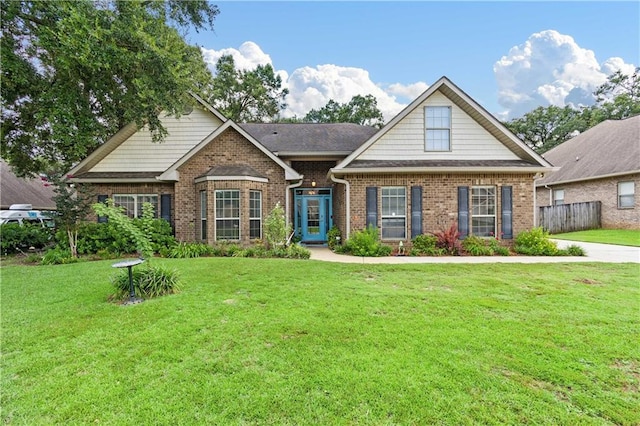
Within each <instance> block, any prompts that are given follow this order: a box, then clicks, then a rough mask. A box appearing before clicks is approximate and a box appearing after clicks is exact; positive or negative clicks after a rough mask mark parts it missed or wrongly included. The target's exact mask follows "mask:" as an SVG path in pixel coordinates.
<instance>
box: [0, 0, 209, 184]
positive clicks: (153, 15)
mask: <svg viewBox="0 0 640 426" xmlns="http://www.w3.org/2000/svg"><path fill="white" fill-rule="evenodd" d="M0 6H1V13H2V39H1V41H0V43H1V45H0V48H1V59H2V88H1V92H0V93H1V100H2V105H3V108H2V136H1V138H2V140H1V141H2V145H1V154H2V157H3V158H4V159H6V160H7V161H8V162H9V163H10V164H11V165H12V166H13V169H14V171H15V173H16V174H18V175H19V176H25V175H29V174H33V173H36V172H39V171H42V170H45V169H47V168H49V167H50V166H52V165H56V166H58V167H59V166H62V167H65V168H67V169H68V168H69V167H70V166H71V165H72V164H73V163H74V162H77V161H78V160H80V159H82V158H84V157H86V155H87V154H88V153H90V152H91V151H92V150H94V149H95V148H96V147H97V146H99V145H100V144H101V143H103V142H104V141H105V140H106V139H107V138H108V137H110V136H112V135H113V134H115V133H116V131H117V130H119V129H120V128H121V127H123V126H124V125H126V124H128V123H131V122H135V123H136V124H137V125H138V126H143V125H148V126H149V129H150V130H151V132H152V134H153V137H154V140H156V141H159V140H162V138H163V137H164V136H165V134H166V132H165V129H164V128H163V127H162V125H161V123H160V121H159V119H158V113H159V112H160V111H166V112H167V113H169V114H172V115H180V113H181V112H182V111H183V110H184V109H185V107H186V106H187V103H188V102H190V99H188V93H189V91H200V90H201V89H202V88H203V87H204V86H205V85H206V84H207V82H208V81H209V79H210V78H211V76H210V74H209V72H208V70H207V68H206V65H205V63H204V60H203V59H202V55H201V52H200V49H199V48H198V47H195V46H190V45H188V44H187V43H186V42H185V41H184V39H183V38H182V37H181V35H180V33H179V32H178V29H180V28H182V29H186V27H187V26H189V25H191V26H193V27H195V28H196V30H198V29H203V28H208V27H212V26H213V20H214V18H215V17H216V15H217V14H218V8H217V6H214V5H211V4H209V3H208V2H206V1H204V0H147V1H142V0H130V1H117V0H102V1H91V0H73V1H61V0H58V1H12V0H0Z"/></svg>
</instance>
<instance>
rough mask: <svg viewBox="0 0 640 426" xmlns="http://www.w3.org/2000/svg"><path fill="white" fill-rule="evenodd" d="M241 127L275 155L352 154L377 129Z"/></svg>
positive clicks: (296, 125) (324, 125) (294, 125)
mask: <svg viewBox="0 0 640 426" xmlns="http://www.w3.org/2000/svg"><path fill="white" fill-rule="evenodd" d="M239 126H240V127H242V128H243V129H244V130H246V131H247V133H249V134H250V135H252V136H253V137H254V138H255V139H257V140H259V141H260V143H261V144H263V145H264V146H265V147H266V148H267V149H268V150H269V151H271V152H273V153H275V154H276V155H278V156H287V157H295V156H304V157H322V156H339V157H341V158H344V157H346V156H347V155H349V154H351V153H352V152H353V151H354V150H355V149H356V148H358V147H359V146H360V145H362V143H363V142H364V141H366V140H367V139H369V138H370V137H371V136H372V135H373V134H375V133H376V132H377V130H378V129H376V128H374V127H369V126H361V125H359V124H352V123H242V124H239Z"/></svg>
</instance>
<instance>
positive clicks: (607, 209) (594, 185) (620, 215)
mask: <svg viewBox="0 0 640 426" xmlns="http://www.w3.org/2000/svg"><path fill="white" fill-rule="evenodd" d="M631 181H633V182H635V205H634V207H633V208H623V209H621V208H618V183H619V182H631ZM555 189H562V190H564V203H565V204H572V203H584V202H589V201H600V202H601V203H602V205H601V222H602V227H603V228H610V229H612V228H615V229H640V201H639V199H640V194H639V192H640V173H635V174H630V175H625V176H616V177H611V178H604V179H593V180H589V181H583V182H574V183H568V184H564V185H553V186H550V187H549V188H545V187H538V188H536V202H537V205H538V206H540V207H542V206H550V205H551V204H552V203H553V198H552V197H553V190H555Z"/></svg>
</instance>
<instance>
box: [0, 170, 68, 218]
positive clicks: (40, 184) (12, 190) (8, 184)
mask: <svg viewBox="0 0 640 426" xmlns="http://www.w3.org/2000/svg"><path fill="white" fill-rule="evenodd" d="M54 195H55V193H54V192H53V187H52V186H51V185H50V184H49V183H48V182H47V181H46V179H43V178H31V179H24V178H19V177H17V176H16V175H15V174H14V173H13V171H12V170H11V166H9V165H8V164H7V163H6V162H5V161H4V160H0V207H1V208H2V210H6V209H8V208H9V207H10V206H11V205H12V204H31V206H32V208H33V210H55V209H56V203H54V202H53V196H54Z"/></svg>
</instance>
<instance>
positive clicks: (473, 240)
mask: <svg viewBox="0 0 640 426" xmlns="http://www.w3.org/2000/svg"><path fill="white" fill-rule="evenodd" d="M462 248H463V249H464V250H465V251H466V252H467V253H469V254H470V255H471V256H493V254H494V251H493V248H491V246H490V245H489V242H488V241H487V240H485V239H483V238H480V237H478V236H475V235H469V236H468V237H467V238H465V239H464V240H462Z"/></svg>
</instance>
